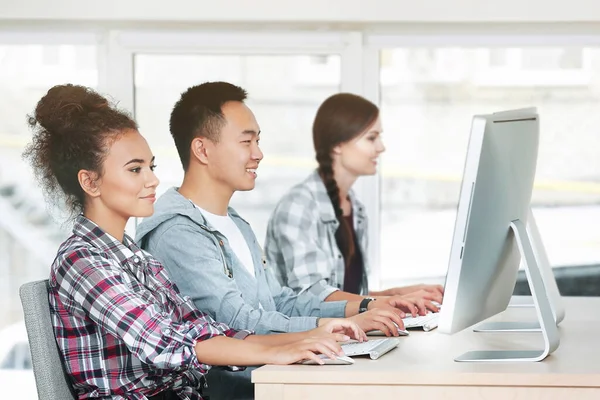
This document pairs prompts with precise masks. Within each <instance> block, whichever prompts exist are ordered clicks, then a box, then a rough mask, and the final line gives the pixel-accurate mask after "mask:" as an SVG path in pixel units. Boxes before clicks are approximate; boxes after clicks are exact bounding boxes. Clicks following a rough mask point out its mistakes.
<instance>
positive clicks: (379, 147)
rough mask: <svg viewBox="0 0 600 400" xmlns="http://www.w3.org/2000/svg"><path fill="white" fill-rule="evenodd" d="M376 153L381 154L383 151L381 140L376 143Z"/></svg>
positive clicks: (383, 146)
mask: <svg viewBox="0 0 600 400" xmlns="http://www.w3.org/2000/svg"><path fill="white" fill-rule="evenodd" d="M377 144H378V146H377V153H383V152H384V151H385V145H384V144H383V141H382V140H381V138H379V140H378V141H377Z"/></svg>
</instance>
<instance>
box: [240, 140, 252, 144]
mask: <svg viewBox="0 0 600 400" xmlns="http://www.w3.org/2000/svg"><path fill="white" fill-rule="evenodd" d="M242 143H248V144H250V143H252V140H242Z"/></svg>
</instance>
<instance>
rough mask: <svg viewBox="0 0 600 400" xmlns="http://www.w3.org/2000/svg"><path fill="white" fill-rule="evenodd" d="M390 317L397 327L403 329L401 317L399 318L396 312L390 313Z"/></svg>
mask: <svg viewBox="0 0 600 400" xmlns="http://www.w3.org/2000/svg"><path fill="white" fill-rule="evenodd" d="M390 319H391V320H392V321H393V322H395V323H396V325H398V329H404V322H403V321H402V318H399V317H398V316H397V315H396V314H392V315H391V316H390Z"/></svg>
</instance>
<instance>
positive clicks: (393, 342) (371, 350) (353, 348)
mask: <svg viewBox="0 0 600 400" xmlns="http://www.w3.org/2000/svg"><path fill="white" fill-rule="evenodd" d="M398 344H400V341H399V340H398V339H397V338H385V339H371V340H369V341H367V342H362V343H359V342H354V343H346V344H343V345H342V350H344V355H346V356H348V357H354V356H363V355H368V356H369V357H370V358H371V360H377V359H378V358H379V357H381V356H382V355H384V354H385V353H387V352H388V351H390V350H392V349H394V348H396V346H398Z"/></svg>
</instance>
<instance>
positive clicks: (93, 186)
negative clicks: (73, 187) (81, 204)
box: [77, 169, 100, 197]
mask: <svg viewBox="0 0 600 400" xmlns="http://www.w3.org/2000/svg"><path fill="white" fill-rule="evenodd" d="M77 180H78V181H79V185H80V186H81V188H82V189H83V191H84V192H85V194H87V195H88V196H90V197H98V196H100V186H99V185H98V174H97V173H95V172H91V171H88V170H85V169H82V170H80V171H79V172H78V173H77Z"/></svg>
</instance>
